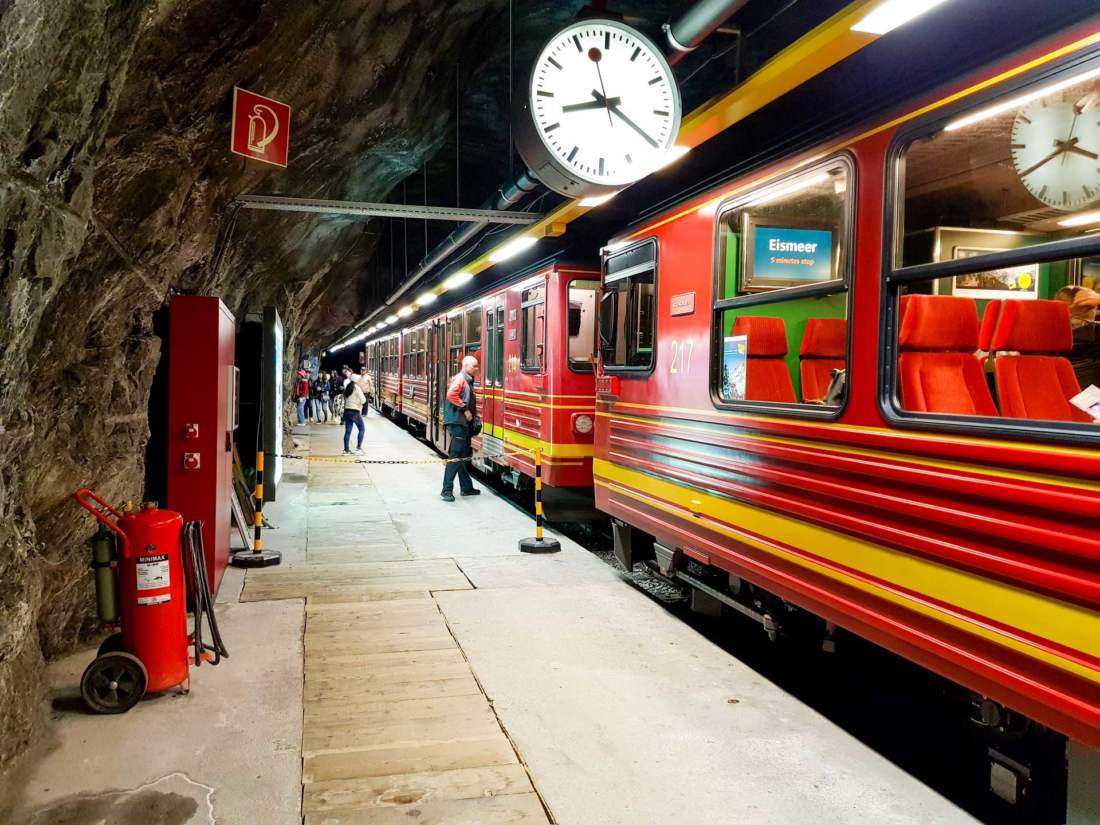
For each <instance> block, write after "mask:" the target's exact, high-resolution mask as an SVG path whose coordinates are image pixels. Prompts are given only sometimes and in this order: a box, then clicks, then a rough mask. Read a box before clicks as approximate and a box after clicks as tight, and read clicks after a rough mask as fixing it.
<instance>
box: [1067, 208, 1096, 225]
mask: <svg viewBox="0 0 1100 825" xmlns="http://www.w3.org/2000/svg"><path fill="white" fill-rule="evenodd" d="M1090 223H1100V210H1094V211H1092V212H1081V213H1080V214H1078V215H1073V216H1072V217H1069V218H1066V219H1065V220H1064V221H1058V225H1059V226H1085V225H1086V224H1090Z"/></svg>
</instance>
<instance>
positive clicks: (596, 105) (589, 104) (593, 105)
mask: <svg viewBox="0 0 1100 825" xmlns="http://www.w3.org/2000/svg"><path fill="white" fill-rule="evenodd" d="M620 103H622V98H618V97H609V98H607V102H606V103H605V102H604V101H603V100H602V99H601V100H588V101H585V102H584V103H570V104H569V105H568V106H562V107H561V110H562V111H563V112H584V111H587V110H589V109H606V108H607V107H608V106H618V105H619V104H620Z"/></svg>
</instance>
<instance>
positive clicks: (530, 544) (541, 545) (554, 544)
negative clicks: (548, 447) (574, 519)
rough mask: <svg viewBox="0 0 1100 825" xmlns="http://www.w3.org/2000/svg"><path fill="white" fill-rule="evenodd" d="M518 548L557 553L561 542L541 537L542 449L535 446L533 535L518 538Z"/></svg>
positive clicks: (524, 550) (531, 551)
mask: <svg viewBox="0 0 1100 825" xmlns="http://www.w3.org/2000/svg"><path fill="white" fill-rule="evenodd" d="M519 549H520V551H521V552H523V553H557V552H558V551H559V550H561V542H559V541H558V540H557V539H547V538H543V535H542V449H541V448H540V447H535V537H534V538H533V539H520V542H519Z"/></svg>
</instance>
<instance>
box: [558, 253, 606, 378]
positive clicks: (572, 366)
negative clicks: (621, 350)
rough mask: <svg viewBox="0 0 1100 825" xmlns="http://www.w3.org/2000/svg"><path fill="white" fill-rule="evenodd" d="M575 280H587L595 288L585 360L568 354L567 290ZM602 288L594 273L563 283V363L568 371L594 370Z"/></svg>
mask: <svg viewBox="0 0 1100 825" xmlns="http://www.w3.org/2000/svg"><path fill="white" fill-rule="evenodd" d="M577 281H587V282H589V283H593V284H595V285H596V288H595V290H593V292H594V293H595V297H596V301H595V307H594V310H593V314H594V316H595V317H594V318H593V319H592V352H591V355H590V358H589V360H588V361H587V362H584V361H574V360H573V358H572V356H570V355H569V339H570V338H572V337H573V336H571V335H570V334H569V290H570V289H572V288H573V284H575V283H576V282H577ZM602 290H603V281H602V279H601V278H600V276H599V275H597V274H596V273H592V274H590V275H576V276H574V277H572V278H570V279H569V280H568V281H566V283H565V363H566V366H567V367H568V368H569V371H570V372H575V373H577V374H578V375H591V374H592V373H593V372H595V366H594V365H593V361H594V359H595V358H596V357H597V353H598V352H599V349H600V296H601V294H602ZM578 334H579V333H578Z"/></svg>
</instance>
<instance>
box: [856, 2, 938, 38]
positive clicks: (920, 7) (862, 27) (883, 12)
mask: <svg viewBox="0 0 1100 825" xmlns="http://www.w3.org/2000/svg"><path fill="white" fill-rule="evenodd" d="M944 1H945V0H885V2H883V3H880V4H879V5H877V6H875V8H874V9H872V10H871V11H870V12H869V13H868V14H866V15H864V16H863V18H862V19H861V20H860V21H859V22H858V23H856V24H855V25H854V26H852V31H854V32H866V33H867V34H886V33H887V32H892V31H893V30H894V29H896V28H897V27H898V26H904V25H905V24H906V23H908V22H909V21H910V20H912V19H913V18H915V17H920V16H921V15H922V14H924V13H925V12H928V11H931V10H932V9H934V8H935V7H936V6H938V5H940V4H941V3H943V2H944Z"/></svg>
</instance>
